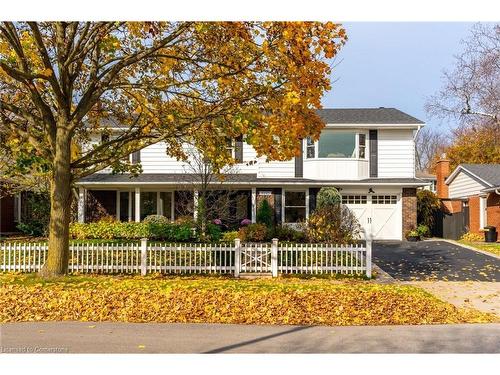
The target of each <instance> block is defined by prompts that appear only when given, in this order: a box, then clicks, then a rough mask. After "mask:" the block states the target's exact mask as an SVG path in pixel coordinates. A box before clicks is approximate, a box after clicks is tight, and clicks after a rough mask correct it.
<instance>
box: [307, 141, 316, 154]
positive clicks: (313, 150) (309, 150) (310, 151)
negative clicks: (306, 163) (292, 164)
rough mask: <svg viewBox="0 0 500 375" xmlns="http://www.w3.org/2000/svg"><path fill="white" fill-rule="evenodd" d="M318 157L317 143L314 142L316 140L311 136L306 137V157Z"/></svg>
mask: <svg viewBox="0 0 500 375" xmlns="http://www.w3.org/2000/svg"><path fill="white" fill-rule="evenodd" d="M314 157H316V145H315V144H314V140H313V139H312V138H311V137H307V139H306V158H307V159H313V158H314Z"/></svg>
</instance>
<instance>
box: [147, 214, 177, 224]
mask: <svg viewBox="0 0 500 375" xmlns="http://www.w3.org/2000/svg"><path fill="white" fill-rule="evenodd" d="M142 222H143V223H154V224H169V223H170V220H169V219H167V218H166V217H165V216H163V215H149V216H146V217H145V218H144V220H143V221H142Z"/></svg>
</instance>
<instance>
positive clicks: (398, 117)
mask: <svg viewBox="0 0 500 375" xmlns="http://www.w3.org/2000/svg"><path fill="white" fill-rule="evenodd" d="M317 113H318V114H319V116H320V117H321V118H322V120H323V121H324V122H325V123H327V124H423V123H424V122H423V121H420V120H418V119H416V118H415V117H413V116H410V115H408V114H406V113H404V112H401V111H400V110H398V109H396V108H384V107H380V108H338V109H336V108H324V109H318V111H317Z"/></svg>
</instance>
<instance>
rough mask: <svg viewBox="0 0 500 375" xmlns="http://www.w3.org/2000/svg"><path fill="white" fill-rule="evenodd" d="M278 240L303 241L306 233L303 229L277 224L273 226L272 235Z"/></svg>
mask: <svg viewBox="0 0 500 375" xmlns="http://www.w3.org/2000/svg"><path fill="white" fill-rule="evenodd" d="M273 237H275V238H277V239H278V240H280V241H287V242H303V241H304V240H305V239H306V235H305V233H304V232H303V231H301V230H297V229H294V228H292V227H290V226H288V225H278V226H276V228H274V236H273Z"/></svg>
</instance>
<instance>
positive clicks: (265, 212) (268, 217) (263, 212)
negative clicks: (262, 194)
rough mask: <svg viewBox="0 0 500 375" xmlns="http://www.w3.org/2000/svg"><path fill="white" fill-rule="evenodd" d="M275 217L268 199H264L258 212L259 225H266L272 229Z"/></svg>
mask: <svg viewBox="0 0 500 375" xmlns="http://www.w3.org/2000/svg"><path fill="white" fill-rule="evenodd" d="M273 217H274V213H273V209H272V208H271V205H270V204H269V202H268V201H267V199H264V200H263V201H262V202H261V203H260V205H259V208H258V210H257V223H259V224H264V225H265V226H266V227H267V228H269V229H270V228H272V226H273Z"/></svg>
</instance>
